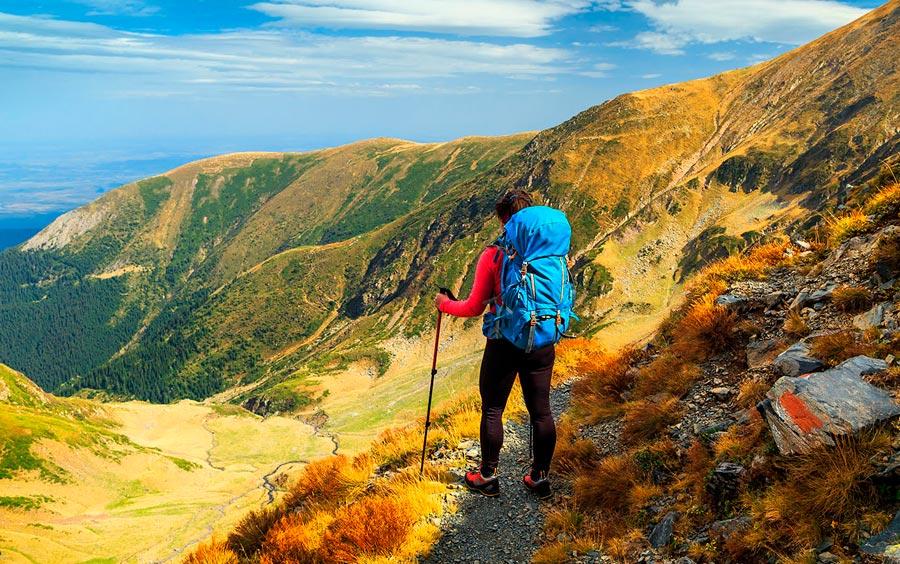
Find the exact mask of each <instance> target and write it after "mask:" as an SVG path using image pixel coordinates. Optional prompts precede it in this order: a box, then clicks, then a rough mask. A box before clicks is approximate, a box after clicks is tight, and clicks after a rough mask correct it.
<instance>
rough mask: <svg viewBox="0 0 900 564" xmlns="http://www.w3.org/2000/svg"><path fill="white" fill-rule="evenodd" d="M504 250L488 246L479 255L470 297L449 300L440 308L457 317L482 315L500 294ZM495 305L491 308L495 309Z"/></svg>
mask: <svg viewBox="0 0 900 564" xmlns="http://www.w3.org/2000/svg"><path fill="white" fill-rule="evenodd" d="M502 259H503V251H501V250H500V249H499V247H495V246H490V247H487V248H486V249H485V250H484V251H483V252H482V253H481V256H480V257H478V264H477V265H476V266H475V282H474V283H473V284H472V291H471V292H469V297H468V298H466V299H464V300H447V301H445V302H443V303H442V304H441V306H440V310H441V311H442V312H444V313H448V314H450V315H455V316H456V317H475V316H477V315H481V313H482V312H483V311H484V308H485V307H486V306H487V305H488V304H491V303H492V302H491V300H492V299H493V298H494V297H498V299H499V296H500V264H501V262H502ZM493 307H494V306H493V305H491V308H492V309H493Z"/></svg>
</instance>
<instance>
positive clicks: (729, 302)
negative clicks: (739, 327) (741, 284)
mask: <svg viewBox="0 0 900 564" xmlns="http://www.w3.org/2000/svg"><path fill="white" fill-rule="evenodd" d="M716 305H720V306H722V307H724V308H725V309H728V310H731V311H744V310H746V309H748V308H749V306H750V300H749V299H748V298H746V297H744V296H738V295H736V294H722V295H721V296H719V297H718V298H716Z"/></svg>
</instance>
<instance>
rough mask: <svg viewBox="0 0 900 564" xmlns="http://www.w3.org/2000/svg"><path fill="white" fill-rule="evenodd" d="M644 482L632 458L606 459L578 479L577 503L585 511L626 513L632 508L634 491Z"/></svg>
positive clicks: (616, 457)
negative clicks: (632, 491)
mask: <svg viewBox="0 0 900 564" xmlns="http://www.w3.org/2000/svg"><path fill="white" fill-rule="evenodd" d="M640 481H641V477H640V474H639V468H638V467H637V465H636V464H635V462H634V460H633V459H632V457H631V456H629V455H627V454H624V455H617V456H610V457H607V458H604V459H603V460H602V461H601V462H600V464H598V465H597V466H595V467H594V468H590V469H588V470H587V471H586V472H584V473H583V474H581V475H579V476H578V478H577V479H576V480H575V485H574V491H575V504H576V506H577V507H578V508H579V509H580V510H582V511H588V512H598V511H599V512H603V513H605V514H610V513H615V514H620V515H622V514H625V513H627V512H628V511H629V510H630V509H631V507H630V506H629V503H628V501H629V498H630V493H631V490H632V488H634V486H636V485H637V484H638V483H640Z"/></svg>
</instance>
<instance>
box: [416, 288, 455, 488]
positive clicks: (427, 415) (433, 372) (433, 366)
mask: <svg viewBox="0 0 900 564" xmlns="http://www.w3.org/2000/svg"><path fill="white" fill-rule="evenodd" d="M440 291H441V293H442V294H444V295H446V296H448V297H449V298H450V299H451V300H455V299H456V297H455V296H454V295H453V292H451V291H450V290H448V289H446V288H441V289H440ZM443 314H444V312H442V311H441V310H438V314H437V330H436V331H435V333H434V354H433V355H432V357H431V384H430V385H429V386H428V410H427V411H426V412H425V438H424V439H422V463H421V464H420V465H419V475H420V476H421V475H422V472H424V471H425V451H426V449H427V448H428V428H429V427H431V397H432V395H433V394H434V377H435V376H437V354H438V344H439V343H440V341H441V318H442V317H443Z"/></svg>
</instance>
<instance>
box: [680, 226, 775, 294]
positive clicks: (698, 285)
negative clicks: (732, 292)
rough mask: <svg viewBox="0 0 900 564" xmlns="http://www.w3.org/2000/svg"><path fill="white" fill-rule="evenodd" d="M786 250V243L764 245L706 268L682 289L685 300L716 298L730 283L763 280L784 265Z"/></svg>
mask: <svg viewBox="0 0 900 564" xmlns="http://www.w3.org/2000/svg"><path fill="white" fill-rule="evenodd" d="M789 246H790V242H789V241H787V240H786V239H785V240H783V241H775V242H771V243H766V244H764V245H758V246H755V247H752V248H751V249H749V250H747V251H745V252H743V253H739V254H735V255H731V256H729V257H727V258H724V259H722V260H719V261H716V262H714V263H712V264H710V265H708V266H707V267H706V268H704V269H703V271H702V272H700V274H698V275H697V276H696V277H695V278H694V279H692V280H691V281H690V282H689V283H688V284H687V285H686V287H685V290H686V292H687V295H688V298H689V299H697V298H699V297H702V296H707V295H713V296H718V295H719V294H721V293H722V292H724V291H725V289H726V288H727V287H728V284H731V283H732V282H736V281H738V280H752V279H757V278H761V277H763V276H764V275H765V274H766V272H767V271H768V270H769V269H771V268H772V267H774V266H777V265H778V264H781V263H782V262H784V261H785V251H786V250H787V249H788V247H789Z"/></svg>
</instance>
